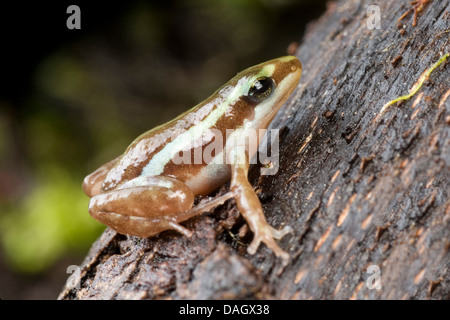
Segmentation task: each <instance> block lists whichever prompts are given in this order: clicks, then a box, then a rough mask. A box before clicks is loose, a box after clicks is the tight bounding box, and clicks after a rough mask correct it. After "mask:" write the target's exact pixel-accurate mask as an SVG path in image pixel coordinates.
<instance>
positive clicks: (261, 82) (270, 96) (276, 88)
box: [219, 56, 302, 129]
mask: <svg viewBox="0 0 450 320" xmlns="http://www.w3.org/2000/svg"><path fill="white" fill-rule="evenodd" d="M301 73H302V65H301V63H300V61H299V60H298V59H297V58H296V57H294V56H285V57H281V58H277V59H273V60H269V61H266V62H263V63H260V64H258V65H256V66H253V67H250V68H248V69H245V70H244V71H242V72H240V73H238V74H237V75H236V76H235V77H234V78H233V79H231V80H230V81H229V82H228V83H227V84H226V85H225V86H223V87H222V88H221V89H220V90H219V95H221V96H222V97H224V98H225V97H226V98H225V99H226V100H228V105H229V107H230V108H229V110H232V112H240V111H241V112H242V113H243V114H244V112H243V110H247V112H245V116H244V117H245V118H246V121H245V124H244V126H245V127H246V128H248V129H264V128H267V127H268V125H269V124H270V122H271V121H272V119H273V118H274V117H275V114H276V113H277V112H278V110H279V109H280V108H281V106H282V105H283V104H284V102H285V101H286V100H287V98H288V97H289V96H290V95H291V93H292V91H294V89H295V88H296V87H297V84H298V82H299V80H300V76H301ZM250 110H251V111H252V112H249V111H250Z"/></svg>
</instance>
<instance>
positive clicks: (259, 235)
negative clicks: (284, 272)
mask: <svg viewBox="0 0 450 320" xmlns="http://www.w3.org/2000/svg"><path fill="white" fill-rule="evenodd" d="M292 231H293V230H292V228H291V227H290V226H286V227H284V228H283V229H281V230H277V229H275V228H273V227H271V226H270V225H268V224H266V225H264V226H262V227H260V228H259V229H257V230H255V234H254V237H253V240H252V242H251V243H250V245H249V246H248V248H247V252H248V253H249V254H251V255H253V254H255V253H256V250H257V249H258V247H259V245H260V244H261V242H264V243H265V244H266V245H267V247H268V248H269V249H271V250H272V251H273V252H274V253H275V255H276V256H277V257H280V258H281V259H282V260H283V266H286V265H287V264H288V262H289V254H288V253H287V252H286V251H284V250H283V249H281V248H280V247H279V246H278V244H277V243H276V242H275V240H274V239H277V240H279V239H281V238H283V237H284V236H285V235H287V234H288V233H292Z"/></svg>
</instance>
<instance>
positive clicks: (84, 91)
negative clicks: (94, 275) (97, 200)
mask: <svg viewBox="0 0 450 320" xmlns="http://www.w3.org/2000/svg"><path fill="white" fill-rule="evenodd" d="M92 2H93V1H91V2H88V1H74V2H66V1H58V2H57V3H52V4H43V3H41V2H33V3H25V4H24V3H19V2H17V3H16V4H12V3H11V4H8V5H6V4H2V6H1V8H0V36H1V37H0V41H1V53H0V54H1V59H0V70H1V86H0V299H55V298H56V297H57V295H58V293H59V291H60V290H61V288H62V286H63V285H64V283H65V281H66V279H67V277H68V276H69V274H67V273H66V270H67V267H68V266H70V265H77V264H80V263H81V261H82V259H83V257H84V256H85V254H86V253H87V251H88V250H89V248H90V245H91V244H92V242H93V241H95V239H96V238H97V237H98V236H99V235H100V234H101V232H102V231H103V230H104V228H105V227H104V226H102V225H101V224H99V223H97V222H95V221H94V220H93V219H92V218H90V216H89V214H88V212H87V207H88V202H89V201H88V198H87V197H86V196H85V195H84V194H83V192H82V190H81V182H82V180H83V178H84V176H86V175H87V174H88V173H90V172H92V171H93V170H95V169H96V168H97V167H98V166H100V165H101V164H102V163H104V162H106V161H109V160H111V159H112V158H113V157H116V156H117V155H119V154H120V153H122V152H123V151H124V149H125V148H126V147H127V145H128V144H129V143H130V142H131V141H132V140H133V139H134V138H135V137H136V136H138V135H139V134H141V133H142V132H144V131H146V130H148V129H150V128H152V127H154V126H156V125H158V124H161V123H163V122H165V121H167V120H170V119H171V118H173V117H174V116H176V115H177V114H179V113H181V112H182V111H185V110H187V109H188V108H190V107H192V106H194V105H195V104H197V103H199V102H200V101H202V100H203V99H205V98H207V97H208V96H209V95H210V94H211V93H213V92H214V91H215V90H216V89H217V88H218V87H219V86H220V85H222V84H223V83H225V82H226V81H228V80H229V79H230V78H231V77H232V76H233V75H235V74H236V73H237V72H238V71H240V70H242V69H244V68H246V67H249V66H251V65H254V64H257V63H260V62H262V61H265V60H268V59H271V58H275V57H278V56H282V55H285V54H287V47H288V46H289V45H290V44H291V43H292V42H299V41H301V37H302V34H303V32H304V29H305V26H306V24H307V23H308V22H310V21H311V20H313V19H315V18H316V17H318V16H319V15H320V14H321V13H322V12H323V11H324V10H325V1H324V0H321V1H317V0H315V1H314V0H297V1H295V0H276V1H269V0H253V1H250V0H247V1H245V0H241V1H239V0H218V1H211V0H194V1H126V2H123V3H122V4H117V3H114V4H112V3H110V2H106V1H103V2H102V1H100V2H99V1H96V2H95V4H94V3H92ZM72 4H76V5H78V6H79V7H80V9H81V29H80V30H69V29H67V27H66V20H67V18H68V17H69V16H70V14H68V13H66V10H67V7H68V6H69V5H72ZM304 68H307V66H304Z"/></svg>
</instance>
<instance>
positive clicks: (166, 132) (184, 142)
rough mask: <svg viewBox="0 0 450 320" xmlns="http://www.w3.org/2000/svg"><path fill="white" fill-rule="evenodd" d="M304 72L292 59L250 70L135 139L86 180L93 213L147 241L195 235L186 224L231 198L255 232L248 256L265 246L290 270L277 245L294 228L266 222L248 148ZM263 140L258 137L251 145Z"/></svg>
mask: <svg viewBox="0 0 450 320" xmlns="http://www.w3.org/2000/svg"><path fill="white" fill-rule="evenodd" d="M301 72H302V65H301V63H300V61H299V59H298V58H297V57H295V56H283V57H279V58H276V59H272V60H269V61H266V62H263V63H260V64H257V65H255V66H252V67H249V68H247V69H245V70H243V71H241V72H239V73H237V74H236V76H234V77H233V78H232V79H231V80H229V81H228V82H227V83H225V84H224V85H223V86H221V87H220V88H219V89H218V90H217V91H216V92H214V93H213V94H212V95H211V96H209V97H208V98H207V99H205V100H204V101H203V102H201V103H199V104H197V105H196V106H194V107H193V108H191V109H190V110H188V111H186V112H184V113H182V114H181V115H179V116H177V117H176V118H174V119H173V120H171V121H168V122H167V123H165V124H162V125H159V126H157V127H155V128H153V129H151V130H149V131H147V132H145V133H143V134H141V135H140V136H138V137H137V138H136V139H135V140H134V141H133V142H132V143H131V144H130V145H129V146H128V148H127V149H126V150H125V152H124V153H123V154H122V155H120V156H118V157H117V158H115V159H113V160H111V161H109V162H107V163H105V164H104V165H102V166H100V167H99V168H98V169H97V170H95V171H94V172H92V173H91V174H89V175H88V176H87V177H86V178H85V179H84V181H83V184H82V188H83V191H84V193H85V194H86V195H87V196H88V197H90V202H89V209H88V210H89V213H90V215H91V216H92V217H93V218H94V219H96V220H98V221H99V222H101V223H103V224H105V225H106V226H108V227H110V228H112V229H113V230H115V231H117V232H118V233H120V234H124V235H131V236H137V237H140V238H150V237H153V236H155V235H158V234H160V233H161V232H163V231H166V230H176V231H177V232H179V233H181V234H182V235H184V236H186V237H191V236H192V234H193V232H192V231H191V230H189V229H188V228H186V227H185V226H183V225H182V223H183V222H184V221H186V220H189V219H190V218H192V217H195V216H198V215H200V214H203V213H206V212H209V211H211V210H213V209H214V208H216V207H218V206H220V205H223V204H224V203H225V202H226V201H227V200H229V199H232V198H234V199H235V203H236V206H237V208H238V209H239V211H240V213H241V214H242V216H243V217H244V219H245V221H246V223H247V224H248V226H249V228H250V230H251V231H252V232H253V239H252V240H251V243H250V244H249V245H248V247H247V252H248V253H249V254H250V255H254V254H255V253H256V251H257V249H258V248H259V246H260V244H261V243H264V244H265V245H266V246H267V247H268V248H269V249H271V250H272V251H273V253H274V254H275V255H276V256H277V257H279V258H281V260H282V262H283V264H284V265H286V264H287V263H288V261H289V259H290V257H289V254H288V253H287V252H286V251H284V250H283V249H282V248H281V247H280V246H279V245H278V244H277V242H276V241H275V240H280V239H282V238H283V237H284V236H285V235H287V234H289V233H292V232H293V229H292V227H291V226H289V225H286V226H284V227H283V228H282V229H280V230H278V229H276V228H274V227H272V226H271V225H270V224H269V223H268V222H267V220H266V218H265V215H264V211H263V207H262V205H261V202H260V200H259V198H258V195H257V193H256V192H255V190H254V189H253V187H252V184H251V183H250V182H249V180H248V170H249V167H250V162H251V161H250V159H252V157H253V156H254V155H255V152H256V151H255V148H250V147H249V139H250V137H255V135H253V136H251V134H250V133H249V132H252V130H253V131H255V130H264V129H267V128H268V127H269V125H270V123H271V122H272V120H273V119H274V117H275V115H276V114H277V113H278V111H279V110H280V108H281V107H282V106H283V105H284V104H285V102H286V101H287V99H288V98H289V97H290V96H291V94H292V93H293V91H294V90H295V88H296V87H297V85H298V83H299V81H300V77H301ZM261 139H262V138H261V136H260V135H258V134H257V135H256V142H254V143H256V145H258V144H259V143H260V142H261ZM253 140H254V139H253ZM213 143H214V146H215V148H213V151H212V152H210V153H209V155H210V156H209V157H204V158H205V159H200V160H198V159H195V160H197V161H188V160H189V159H188V158H189V157H187V158H185V157H181V158H180V154H183V155H190V154H191V155H192V154H193V153H195V152H196V151H200V153H201V151H206V149H208V148H209V149H211V145H212V144H213ZM180 159H181V160H184V161H180ZM228 182H229V190H228V191H227V192H226V193H224V194H223V195H220V196H217V197H215V198H212V199H209V200H208V201H202V202H200V203H198V204H197V205H194V203H195V199H196V197H201V196H207V195H209V194H211V193H213V192H214V191H216V190H217V189H218V188H219V187H221V186H223V185H224V184H226V183H228Z"/></svg>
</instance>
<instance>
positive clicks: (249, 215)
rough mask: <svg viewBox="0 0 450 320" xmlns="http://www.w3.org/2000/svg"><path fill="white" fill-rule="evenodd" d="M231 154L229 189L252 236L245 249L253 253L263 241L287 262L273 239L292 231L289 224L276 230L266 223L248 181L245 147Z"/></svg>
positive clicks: (247, 160)
mask: <svg viewBox="0 0 450 320" xmlns="http://www.w3.org/2000/svg"><path fill="white" fill-rule="evenodd" d="M230 155H231V160H230V163H231V191H232V192H233V193H234V194H235V198H236V203H237V207H238V209H239V211H240V212H241V213H242V215H243V216H244V218H245V220H246V221H247V223H248V225H249V226H250V229H251V230H252V231H253V233H254V238H253V240H252V242H251V244H250V246H249V247H248V249H247V251H248V253H250V254H255V252H256V250H257V249H258V247H259V245H260V243H261V242H264V243H265V244H266V245H267V246H268V247H269V248H270V249H271V250H272V251H273V252H274V253H275V254H276V255H277V256H279V257H281V258H282V259H283V265H287V263H288V262H289V254H288V253H287V252H285V251H283V250H282V249H281V248H280V247H279V246H278V244H277V243H276V242H275V240H274V238H275V239H281V238H282V237H284V236H285V235H286V234H288V233H291V232H292V228H291V227H290V226H285V227H284V228H283V229H281V230H277V229H275V228H273V227H272V226H270V225H269V224H268V223H267V220H266V218H265V216H264V212H263V209H262V206H261V202H260V201H259V199H258V196H257V195H256V193H255V191H254V190H253V187H252V185H251V184H250V182H249V181H248V168H249V159H248V153H247V152H246V150H245V148H244V149H242V148H235V149H233V150H232V151H231V152H230Z"/></svg>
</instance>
